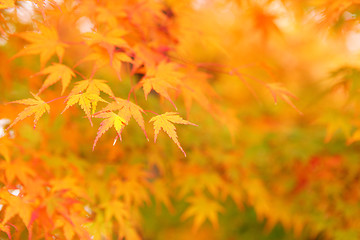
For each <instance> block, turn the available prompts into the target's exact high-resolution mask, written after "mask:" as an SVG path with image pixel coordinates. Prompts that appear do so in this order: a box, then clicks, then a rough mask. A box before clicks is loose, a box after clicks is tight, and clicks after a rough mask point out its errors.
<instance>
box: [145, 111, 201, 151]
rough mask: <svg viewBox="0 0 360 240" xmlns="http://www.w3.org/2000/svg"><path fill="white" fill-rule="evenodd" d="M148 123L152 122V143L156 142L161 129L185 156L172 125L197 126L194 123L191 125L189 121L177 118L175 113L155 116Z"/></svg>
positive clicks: (177, 115)
mask: <svg viewBox="0 0 360 240" xmlns="http://www.w3.org/2000/svg"><path fill="white" fill-rule="evenodd" d="M150 122H154V134H155V136H154V142H156V139H157V136H158V134H159V132H160V130H161V129H162V130H163V131H164V132H165V133H166V134H167V135H168V136H169V137H170V138H171V139H172V140H173V141H174V142H175V143H176V145H177V146H178V147H179V148H180V150H181V151H182V152H183V153H184V155H185V156H186V153H185V151H184V150H183V149H182V147H181V145H180V143H179V140H178V137H177V134H176V128H175V126H174V124H173V123H177V124H189V125H194V126H197V125H196V124H194V123H191V122H189V121H186V120H184V119H183V118H181V117H180V116H179V114H178V113H177V112H166V113H164V114H161V115H157V116H155V117H153V118H151V119H150Z"/></svg>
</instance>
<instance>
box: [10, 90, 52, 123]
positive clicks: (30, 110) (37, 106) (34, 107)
mask: <svg viewBox="0 0 360 240" xmlns="http://www.w3.org/2000/svg"><path fill="white" fill-rule="evenodd" d="M31 95H33V97H34V98H35V99H32V98H28V99H22V100H17V101H13V102H11V103H19V104H24V105H29V107H27V108H25V109H24V110H23V111H22V112H21V113H19V115H18V116H17V117H16V118H15V120H14V121H13V122H12V123H11V124H10V125H9V127H8V128H7V129H9V128H11V127H12V126H14V125H15V124H16V123H17V122H19V121H21V120H23V119H25V118H27V117H29V116H30V115H33V114H34V128H35V127H36V124H37V122H38V121H39V119H40V117H41V116H42V115H43V114H44V113H45V112H48V113H49V112H50V106H49V105H48V104H47V103H46V102H44V101H43V100H42V99H41V98H40V97H39V96H37V95H35V94H33V93H31Z"/></svg>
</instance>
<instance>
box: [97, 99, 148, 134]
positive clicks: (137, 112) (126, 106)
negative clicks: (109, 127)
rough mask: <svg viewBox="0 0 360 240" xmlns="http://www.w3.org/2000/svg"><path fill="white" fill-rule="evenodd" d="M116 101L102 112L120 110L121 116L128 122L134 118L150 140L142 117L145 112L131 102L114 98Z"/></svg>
mask: <svg viewBox="0 0 360 240" xmlns="http://www.w3.org/2000/svg"><path fill="white" fill-rule="evenodd" d="M114 100H115V101H114V102H111V103H110V104H109V105H107V106H106V107H105V108H104V109H103V110H102V111H101V112H104V111H115V110H119V115H120V116H121V117H123V118H124V119H125V121H126V122H129V120H130V118H131V117H133V118H134V119H135V121H136V122H137V124H138V125H139V126H140V128H141V129H142V130H143V132H144V134H145V137H146V139H148V137H147V134H146V131H145V123H144V118H143V116H142V114H143V113H144V110H143V109H142V108H141V107H139V106H138V105H136V104H135V103H133V102H131V101H129V100H126V99H122V98H114Z"/></svg>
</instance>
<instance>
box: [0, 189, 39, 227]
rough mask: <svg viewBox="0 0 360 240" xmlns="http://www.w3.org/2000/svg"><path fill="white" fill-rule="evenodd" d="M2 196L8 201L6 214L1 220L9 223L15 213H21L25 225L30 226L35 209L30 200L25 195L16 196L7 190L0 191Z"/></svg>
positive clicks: (0, 196)
mask: <svg viewBox="0 0 360 240" xmlns="http://www.w3.org/2000/svg"><path fill="white" fill-rule="evenodd" d="M0 198H1V199H4V200H5V201H6V202H7V204H6V206H7V207H6V209H5V215H4V217H3V219H2V221H1V222H2V223H7V222H8V221H9V220H10V219H11V218H12V217H14V216H15V215H19V216H20V218H21V220H22V221H23V222H24V224H25V226H28V224H29V223H30V221H31V213H32V211H33V208H32V206H31V204H30V203H29V202H30V201H29V200H28V199H26V198H25V197H20V196H14V195H12V194H10V193H9V192H7V191H5V190H3V191H1V192H0Z"/></svg>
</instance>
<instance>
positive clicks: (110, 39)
mask: <svg viewBox="0 0 360 240" xmlns="http://www.w3.org/2000/svg"><path fill="white" fill-rule="evenodd" d="M126 33H127V32H126V31H125V30H122V29H119V28H115V29H113V30H111V31H109V32H107V33H105V34H102V33H100V32H98V31H97V32H87V33H84V34H83V36H84V38H85V40H86V42H87V44H89V45H94V44H98V45H99V46H101V47H102V48H104V49H106V51H107V52H108V55H109V58H110V64H111V65H112V61H113V58H114V53H115V49H116V47H120V48H128V47H129V46H128V44H127V42H126V41H125V40H124V38H123V36H124V35H126Z"/></svg>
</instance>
